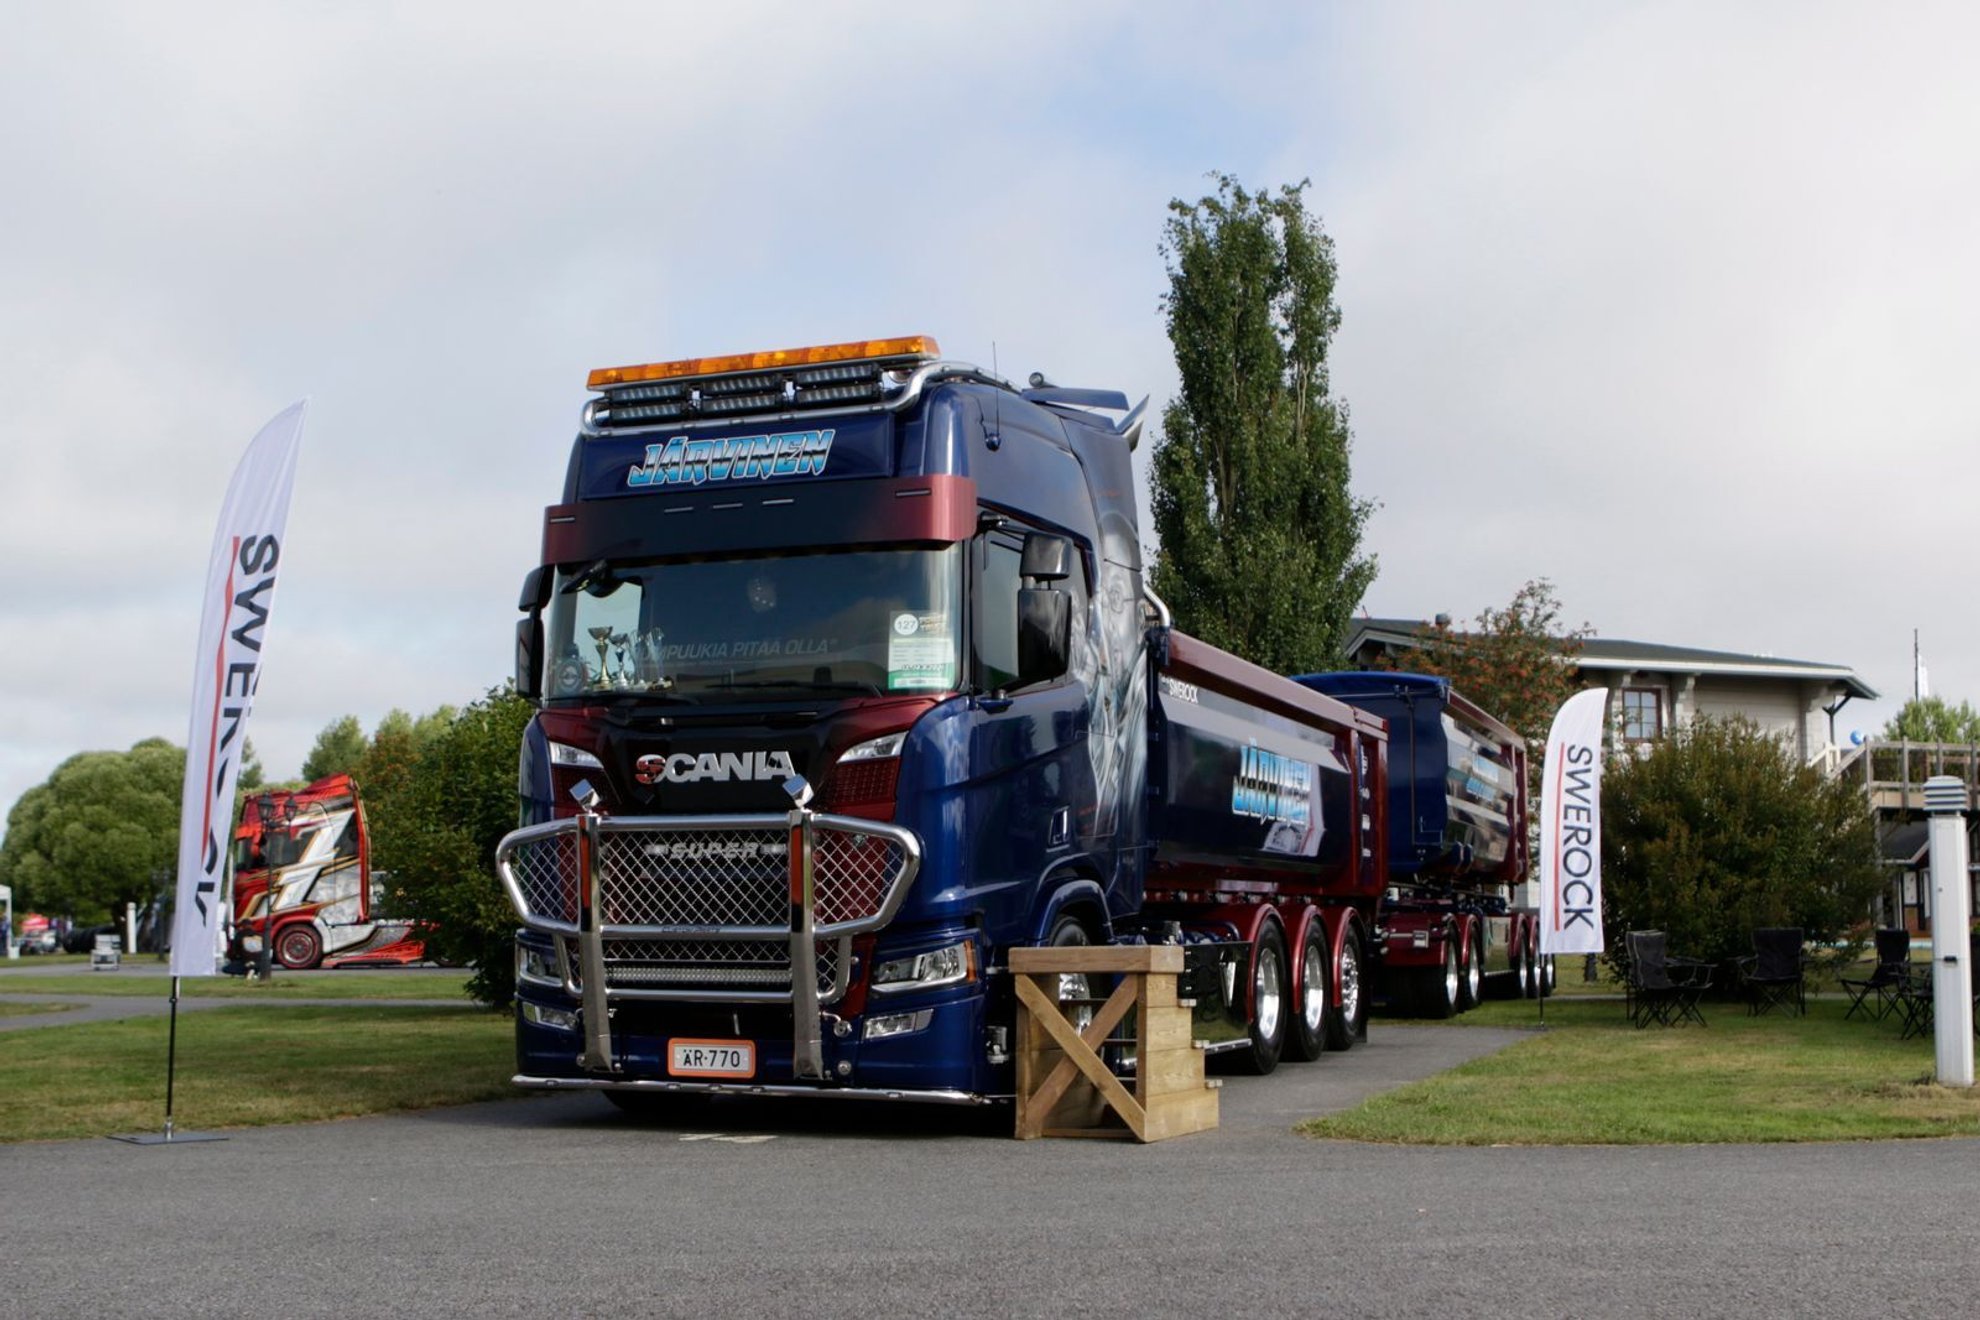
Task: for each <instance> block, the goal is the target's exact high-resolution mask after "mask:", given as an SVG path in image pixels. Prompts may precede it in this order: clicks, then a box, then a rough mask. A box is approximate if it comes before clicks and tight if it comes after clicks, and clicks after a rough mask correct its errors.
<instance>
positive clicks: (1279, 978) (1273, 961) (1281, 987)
mask: <svg viewBox="0 0 1980 1320" xmlns="http://www.w3.org/2000/svg"><path fill="white" fill-rule="evenodd" d="M1286 971H1287V968H1286V935H1285V932H1284V931H1282V930H1280V929H1279V923H1278V922H1276V921H1267V922H1266V923H1265V925H1264V926H1263V928H1261V929H1260V930H1259V932H1258V942H1257V943H1256V944H1255V945H1253V946H1252V950H1251V1024H1250V1031H1251V1048H1250V1049H1248V1050H1239V1051H1238V1052H1237V1054H1236V1064H1237V1067H1238V1070H1239V1071H1240V1072H1248V1073H1251V1074H1253V1075H1255V1076H1258V1077H1263V1076H1264V1075H1265V1074H1266V1073H1269V1072H1271V1071H1272V1070H1273V1069H1274V1068H1276V1067H1278V1066H1279V1055H1280V1054H1281V1053H1283V1052H1284V1050H1285V1047H1286V1019H1287V1018H1288V1017H1289V1016H1290V1014H1289V1013H1288V1011H1287V1010H1288V1007H1289V1004H1290V1001H1291V999H1292V996H1291V994H1289V993H1288V983H1287V977H1286Z"/></svg>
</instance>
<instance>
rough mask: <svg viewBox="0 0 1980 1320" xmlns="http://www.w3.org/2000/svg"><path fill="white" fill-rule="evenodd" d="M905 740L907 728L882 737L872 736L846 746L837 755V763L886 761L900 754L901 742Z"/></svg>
mask: <svg viewBox="0 0 1980 1320" xmlns="http://www.w3.org/2000/svg"><path fill="white" fill-rule="evenodd" d="M906 741H907V730H906V729H903V730H901V731H900V732H899V733H890V734H888V735H887V736H886V737H884V738H874V739H871V740H870V741H867V742H863V743H860V744H859V745H858V746H855V747H848V748H846V750H845V751H844V752H843V753H842V754H841V755H840V757H839V764H841V765H844V764H845V763H846V762H848V761H886V760H890V759H892V758H893V757H896V756H899V755H900V754H901V744H902V743H904V742H906Z"/></svg>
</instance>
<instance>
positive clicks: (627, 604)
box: [497, 337, 1388, 1107]
mask: <svg viewBox="0 0 1980 1320" xmlns="http://www.w3.org/2000/svg"><path fill="white" fill-rule="evenodd" d="M590 387H591V390H592V392H593V397H592V398H591V399H590V400H589V401H588V402H587V403H586V405H585V407H584V410H583V418H582V423H581V428H580V433H579V435H578V437H577V440H576V443H575V445H574V447H573V448H572V450H571V456H570V461H569V465H568V468H567V470H566V475H565V479H564V487H563V493H562V497H561V499H560V500H559V502H558V503H556V504H553V505H551V506H550V507H549V508H548V509H547V510H546V511H545V514H544V523H543V548H542V555H541V559H540V561H539V563H538V565H537V567H535V568H534V569H533V570H532V571H530V572H529V574H528V575H527V577H526V579H525V582H524V586H523V590H522V596H521V601H520V607H521V611H522V618H521V620H520V621H519V623H518V627H517V643H516V683H517V687H518V689H519V690H520V691H521V692H522V693H523V694H524V695H525V696H526V697H528V698H529V699H531V700H532V701H533V702H534V703H535V704H536V706H537V713H536V715H535V717H534V719H533V720H532V722H531V723H530V725H529V727H528V730H527V733H526V735H525V738H524V743H523V747H522V753H521V765H520V789H521V795H522V800H523V823H522V825H521V826H520V828H518V829H517V830H516V831H515V832H514V833H512V834H511V835H509V836H508V837H507V838H506V839H504V840H503V842H502V845H501V847H500V849H499V850H498V858H497V866H498V871H499V873H500V878H501V880H502V883H503V885H504V886H505V888H506V891H507V893H508V896H509V898H510V901H511V902H512V903H513V904H514V906H515V909H516V911H517V914H518V916H519V918H520V922H521V930H520V931H519V933H518V936H517V942H516V974H517V1025H516V1031H517V1036H516V1055H517V1076H516V1082H517V1083H518V1084H519V1085H521V1086H524V1087H529V1088H538V1089H592V1090H598V1091H601V1092H603V1093H605V1094H606V1095H607V1096H608V1097H610V1098H612V1099H613V1100H614V1101H615V1102H618V1103H620V1104H621V1105H622V1106H627V1107H630V1106H632V1105H634V1104H636V1103H638V1102H639V1101H640V1100H642V1099H643V1098H645V1097H650V1096H653V1095H656V1094H668V1093H675V1092H704V1093H705V1092H717V1093H720V1092H740V1093H747V1094H757V1095H812V1096H822V1095H836V1096H848V1097H863V1098H893V1099H908V1100H920V1101H930V1102H954V1103H981V1102H986V1101H993V1100H997V1099H999V1098H1004V1097H1008V1096H1010V1095H1011V1093H1012V1091H1013V1089H1014V1088H1013V1067H1012V1049H1013V1045H1014V1040H1015V1031H1014V1028H1015V1014H1016V1010H1015V1007H1014V1000H1015V995H1014V992H1013V989H1012V984H1011V977H1010V975H1009V973H1008V971H1007V969H1006V961H1007V955H1008V952H1009V950H1010V949H1012V948H1014V947H1021V946H1039V945H1066V944H1082V943H1108V942H1127V943H1134V942H1150V943H1155V942H1163V943H1179V944H1182V945H1183V946H1185V950H1186V954H1187V965H1188V967H1189V972H1188V974H1187V976H1188V982H1189V986H1188V990H1187V993H1189V994H1190V995H1191V996H1193V997H1195V998H1196V999H1197V1003H1198V1007H1197V1010H1196V1011H1197V1018H1198V1022H1197V1026H1196V1033H1195V1034H1197V1035H1198V1036H1199V1037H1201V1038H1202V1039H1204V1040H1206V1041H1208V1042H1209V1048H1210V1049H1211V1050H1212V1051H1213V1052H1215V1053H1222V1054H1228V1055H1229V1056H1230V1059H1231V1061H1232V1062H1233V1063H1234V1064H1235V1065H1236V1066H1237V1067H1239V1068H1241V1069H1247V1070H1250V1071H1254V1072H1266V1071H1270V1070H1271V1069H1272V1068H1273V1067H1274V1066H1276V1065H1277V1063H1278V1062H1279V1061H1280V1060H1281V1059H1282V1058H1285V1059H1293V1060H1310V1059H1313V1058H1315V1057H1317V1056H1318V1055H1319V1054H1320V1053H1321V1052H1322V1051H1323V1050H1324V1049H1326V1048H1329V1047H1332V1048H1337V1049H1344V1048H1348V1047H1349V1046H1351V1045H1352V1044H1353V1043H1354V1042H1355V1041H1356V1040H1357V1039H1359V1038H1361V1037H1362V1035H1363V1033H1364V1030H1365V1021H1366V1013H1367V1004H1368V996H1367V993H1366V987H1365V981H1364V968H1365V967H1366V966H1367V964H1368V959H1369V957H1370V956H1371V941H1372V939H1373V936H1374V929H1375V925H1374V923H1375V920H1376V910H1377V904H1378V902H1379V900H1380V898H1381V895H1382V893H1383V890H1384V887H1385V885H1386V882H1387V875H1386V866H1387V857H1386V850H1387V822H1386V812H1387V809H1388V796H1387V793H1386V791H1385V781H1384V774H1385V769H1386V756H1387V735H1386V729H1385V726H1384V723H1383V721H1382V719H1381V718H1379V717H1378V716H1376V715H1373V714H1370V713H1368V712H1365V711H1361V710H1357V709H1356V708H1354V707H1353V706H1351V705H1349V704H1347V703H1345V702H1343V701H1340V700H1338V699H1336V698H1334V697H1332V696H1330V695H1328V694H1326V693H1324V692H1319V691H1315V690H1313V689H1312V688H1310V687H1306V686H1302V685H1300V684H1298V683H1295V682H1293V681H1291V680H1289V679H1286V678H1283V677H1280V676H1278V675H1275V674H1271V673H1268V672H1266V671H1265V670H1263V669H1261V668H1259V667H1257V666H1255V665H1252V664H1250V663H1248V662H1246V661H1244V660H1242V659H1240V658H1238V657H1236V656H1234V655H1230V654H1228V653H1226V652H1223V651H1220V650H1218V649H1216V648H1214V647H1211V646H1208V645H1206V644H1205V643H1203V642H1201V641H1199V640H1196V639H1194V638H1191V637H1188V636H1186V635H1184V634H1182V633H1180V632H1178V631H1176V630H1175V629H1174V628H1173V627H1172V626H1171V625H1170V621H1169V618H1168V615H1167V611H1166V610H1165V609H1164V608H1163V606H1162V604H1161V602H1160V601H1159V600H1158V599H1156V598H1155V597H1154V595H1153V594H1152V593H1151V592H1150V591H1149V590H1148V588H1147V587H1146V585H1145V583H1144V582H1143V579H1142V563H1141V546H1140V537H1139V532H1138V528H1137V524H1136V512H1135V509H1136V505H1135V496H1134V488H1133V477H1132V474H1131V469H1130V463H1129V455H1130V451H1131V450H1132V449H1133V448H1134V445H1135V443H1136V440H1137V438H1138V435H1139V431H1140V422H1141V415H1142V411H1143V407H1144V406H1145V403H1146V401H1145V400H1144V401H1143V404H1142V405H1137V406H1135V407H1133V408H1130V407H1129V406H1128V400H1127V398H1126V396H1124V395H1122V394H1119V393H1116V392H1112V391H1103V390H1085V389H1067V388H1060V387H1057V386H1054V385H1051V384H1049V383H1047V382H1045V381H1044V380H1043V379H1042V378H1040V377H1033V378H1032V382H1031V385H1030V387H1029V388H1021V387H1018V386H1016V385H1013V384H1011V383H1009V382H1007V381H1005V380H1003V379H1000V378H998V377H996V376H994V375H992V374H990V373H987V372H984V371H982V370H980V369H978V368H976V367H972V366H969V365H967V364H963V363H958V362H953V361H949V360H945V359H944V358H943V357H942V356H941V354H940V352H939V351H938V349H937V348H936V346H935V344H934V342H933V341H932V340H929V339H927V338H925V337H909V338H903V339H891V340H872V341H862V342H858V343H852V344H833V345H824V346H820V347H817V348H808V349H793V350H781V351H777V352H771V353H756V354H746V355H739V356H735V357H725V358H704V359H692V360H687V361H678V362H665V363H656V364H649V365H643V366H636V367H624V368H611V369H605V370H601V371H597V372H594V373H592V376H591V379H590ZM1097 990H1098V987H1094V986H1087V985H1082V984H1080V983H1079V978H1066V982H1065V983H1064V984H1063V985H1062V987H1061V993H1062V996H1063V997H1065V998H1068V999H1078V998H1081V997H1084V996H1085V995H1086V994H1088V993H1089V992H1094V991H1097Z"/></svg>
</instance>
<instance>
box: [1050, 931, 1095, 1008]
mask: <svg viewBox="0 0 1980 1320" xmlns="http://www.w3.org/2000/svg"><path fill="white" fill-rule="evenodd" d="M1045 943H1046V944H1047V945H1048V946H1049V947H1051V948H1054V949H1065V948H1074V947H1083V946H1085V945H1088V944H1091V943H1093V939H1092V937H1091V936H1089V935H1088V934H1087V933H1086V927H1084V926H1082V925H1080V924H1079V918H1078V917H1060V918H1059V920H1058V923H1057V924H1056V925H1054V926H1053V927H1052V934H1051V937H1050V938H1048V939H1047V940H1046V941H1045ZM1094 990H1095V987H1094V985H1093V981H1092V978H1090V977H1088V976H1087V975H1086V973H1084V972H1060V973H1059V979H1058V984H1057V986H1056V987H1055V991H1056V993H1055V994H1054V996H1053V997H1054V998H1055V999H1057V1000H1058V1001H1059V1003H1061V1004H1067V1003H1071V1004H1073V1005H1074V1006H1073V1008H1072V1009H1071V1010H1070V1011H1067V1010H1064V1009H1062V1010H1061V1012H1064V1013H1065V1016H1066V1021H1068V1022H1070V1023H1072V1024H1073V1029H1074V1030H1075V1031H1081V1032H1083V1031H1085V1030H1086V1029H1087V1028H1088V1027H1090V1026H1092V1025H1093V1016H1094V1012H1095V1010H1094V1006H1093V1005H1092V1004H1091V1003H1079V1002H1077V1001H1079V1000H1092V999H1096V998H1098V996H1097V995H1096V994H1095V993H1094Z"/></svg>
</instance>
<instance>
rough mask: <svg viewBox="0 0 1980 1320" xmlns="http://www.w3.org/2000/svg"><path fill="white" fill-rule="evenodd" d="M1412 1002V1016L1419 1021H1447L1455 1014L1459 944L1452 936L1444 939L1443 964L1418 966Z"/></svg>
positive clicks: (1454, 936) (1455, 937) (1453, 935)
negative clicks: (1441, 1019)
mask: <svg viewBox="0 0 1980 1320" xmlns="http://www.w3.org/2000/svg"><path fill="white" fill-rule="evenodd" d="M1414 979H1415V982H1416V984H1415V986H1414V990H1415V994H1413V995H1412V996H1411V998H1412V999H1413V1000H1414V1001H1415V1002H1414V1003H1413V1004H1412V1006H1411V1009H1410V1011H1411V1013H1412V1015H1413V1016H1416V1017H1422V1018H1447V1017H1450V1016H1451V1015H1452V1014H1454V1013H1456V1012H1457V1007H1458V942H1457V936H1456V935H1455V934H1451V935H1447V936H1446V937H1445V939H1444V963H1443V966H1441V967H1419V968H1418V969H1416V971H1415V973H1414Z"/></svg>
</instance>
